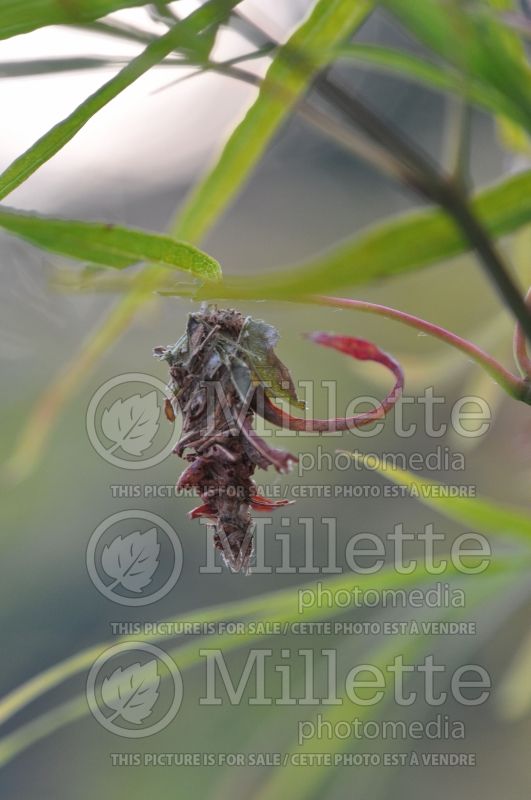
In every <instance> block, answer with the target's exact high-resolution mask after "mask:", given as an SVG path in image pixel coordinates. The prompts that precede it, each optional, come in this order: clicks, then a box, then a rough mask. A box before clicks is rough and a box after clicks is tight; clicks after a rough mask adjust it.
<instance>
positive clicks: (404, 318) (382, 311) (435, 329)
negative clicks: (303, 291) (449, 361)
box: [307, 295, 529, 402]
mask: <svg viewBox="0 0 531 800" xmlns="http://www.w3.org/2000/svg"><path fill="white" fill-rule="evenodd" d="M307 300H309V302H311V303H317V304H319V305H327V306H333V307H334V308H351V309H355V310H357V311H365V312H367V313H369V314H377V315H379V316H381V317H387V318H388V319H395V320H398V321H399V322H402V323H404V324H405V325H409V327H411V328H415V329H416V330H420V331H423V332H424V333H427V334H429V335H430V336H434V337H435V338H436V339H440V340H441V341H443V342H446V344H449V345H451V346H452V347H455V348H456V349H457V350H460V351H461V352H462V353H465V354H466V355H467V356H469V357H470V358H471V359H472V360H473V361H475V362H476V363H477V364H479V365H480V366H481V367H483V369H484V370H485V371H486V372H488V374H489V375H490V376H491V377H492V378H493V379H494V380H495V381H496V383H498V384H499V385H500V386H501V387H502V388H503V389H505V391H506V392H507V393H508V394H510V395H511V396H512V397H515V398H516V399H517V400H523V401H524V402H529V401H528V399H527V397H528V388H527V386H526V384H525V382H524V381H523V380H522V379H521V378H519V377H518V376H517V375H513V374H512V372H509V370H507V369H506V368H505V367H504V366H503V365H502V364H500V363H499V362H498V361H496V359H495V358H493V356H491V355H489V354H488V353H486V352H485V351H484V350H482V349H481V348H480V347H477V345H475V344H472V342H469V341H468V340H467V339H462V338H461V336H457V335H456V334H455V333H451V332H450V331H447V330H446V329H445V328H441V327H440V326H439V325H435V324H434V323H432V322H427V321H426V320H424V319H421V318H420V317H415V316H414V315H413V314H407V313H406V312H405V311H398V310H397V309H396V308H389V306H383V305H380V304H379V303H369V302H367V301H365V300H351V299H350V298H345V297H327V296H323V295H317V296H312V297H309V298H307Z"/></svg>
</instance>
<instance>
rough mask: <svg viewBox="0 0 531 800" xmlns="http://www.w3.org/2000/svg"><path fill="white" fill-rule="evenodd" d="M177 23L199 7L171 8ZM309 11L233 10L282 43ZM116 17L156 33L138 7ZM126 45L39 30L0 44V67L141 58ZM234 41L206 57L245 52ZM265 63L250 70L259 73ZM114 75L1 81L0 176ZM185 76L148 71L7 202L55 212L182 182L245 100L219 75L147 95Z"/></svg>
mask: <svg viewBox="0 0 531 800" xmlns="http://www.w3.org/2000/svg"><path fill="white" fill-rule="evenodd" d="M174 5H175V7H176V9H178V10H179V13H180V14H182V15H185V14H187V13H189V12H190V11H192V10H194V9H195V8H197V7H198V6H199V5H200V4H199V3H198V2H196V0H179V2H178V3H175V4H174ZM310 6H311V3H310V2H309V0H298V1H297V2H290V3H285V2H280V3H279V2H272V1H271V0H250V1H249V2H245V3H243V4H242V6H241V8H242V10H243V11H245V12H246V13H247V14H248V15H249V16H250V17H252V18H253V19H256V20H257V21H259V22H260V24H262V25H263V26H264V27H266V26H267V27H268V30H269V32H270V33H271V34H273V35H275V36H282V35H283V34H284V35H285V34H286V33H287V32H288V31H289V30H290V28H291V26H292V25H293V24H294V23H295V22H296V20H297V19H300V18H301V16H303V15H304V13H305V11H306V9H308V8H309V7H310ZM115 18H116V19H119V20H122V21H124V22H129V23H131V24H135V25H137V26H138V27H143V28H148V29H149V28H151V29H153V30H157V27H158V29H159V30H160V32H164V27H163V26H162V25H160V26H157V24H156V23H154V22H152V21H151V20H150V18H149V16H148V14H147V13H146V12H145V11H144V10H143V9H128V10H125V11H122V12H119V13H118V14H116V15H115ZM141 49H142V46H141V45H139V46H138V47H137V46H136V45H135V44H134V43H133V42H131V43H129V42H127V41H125V40H121V39H117V38H113V37H110V36H105V35H100V34H96V33H84V32H83V31H80V30H79V29H77V28H67V27H59V26H58V27H47V28H43V29H41V30H37V31H34V32H32V33H30V34H26V35H23V36H17V37H14V38H11V39H7V40H5V41H2V42H0V62H5V61H14V60H21V61H22V60H24V59H27V58H47V57H59V56H83V55H92V56H123V57H124V58H128V57H131V56H134V55H135V54H136V53H138V52H140V51H141ZM252 49H253V45H252V44H250V43H249V42H246V41H245V40H244V39H243V37H241V36H239V35H238V34H235V33H232V32H230V33H229V32H227V31H224V32H223V34H222V35H221V36H220V37H219V39H218V43H217V45H216V49H215V53H214V55H215V57H217V58H220V59H222V58H227V57H229V56H232V55H234V54H236V53H239V52H247V51H252ZM267 63H268V61H267V59H263V60H261V61H260V62H257V61H254V62H249V65H248V68H249V69H251V70H255V71H263V70H264V69H265V68H266V66H267ZM116 71H117V70H115V69H98V70H86V71H76V72H71V73H64V74H52V75H49V76H37V77H28V78H25V77H24V78H10V79H4V80H2V81H1V82H0V87H1V88H0V98H1V104H2V108H3V114H2V117H3V119H2V125H1V132H0V169H5V167H7V166H8V164H9V163H10V162H11V161H12V160H13V159H14V158H16V157H17V156H18V155H20V154H21V153H22V152H24V150H26V149H27V148H28V147H29V146H31V144H32V143H33V142H35V140H36V139H38V138H39V136H41V135H42V134H44V133H45V132H46V131H47V130H48V129H49V128H51V127H52V126H53V125H54V124H56V123H57V122H58V121H60V120H61V119H63V118H64V117H65V116H67V115H68V114H69V113H71V112H72V111H73V109H74V108H75V107H76V106H77V105H78V104H79V103H80V102H82V101H83V100H84V99H85V98H86V97H88V95H90V94H91V93H92V92H94V91H95V90H96V89H97V88H98V87H99V86H101V85H102V84H103V83H105V82H106V81H107V80H108V79H109V78H110V77H111V76H112V75H113V74H115V72H116ZM185 74H186V70H185V68H170V67H164V68H160V69H153V70H151V71H150V72H149V73H148V74H147V75H145V76H144V77H143V78H141V79H140V80H138V81H137V82H136V83H135V84H134V85H133V86H132V87H130V88H129V89H128V90H127V91H125V92H124V93H123V94H121V95H120V96H119V97H117V98H116V99H115V100H114V101H113V102H112V103H110V104H109V105H108V106H107V107H106V108H105V109H103V110H102V111H100V112H99V113H98V114H97V115H96V116H95V117H94V118H93V119H92V120H91V121H90V122H89V123H88V125H87V126H86V127H85V128H84V129H83V130H82V131H81V132H80V133H79V134H78V135H77V136H76V137H75V139H74V140H73V141H72V142H70V143H69V144H68V145H67V146H66V147H65V148H64V149H63V150H62V151H61V152H60V153H59V154H58V155H57V156H55V157H54V158H53V159H52V160H51V161H50V162H49V163H48V164H46V165H45V166H44V167H42V168H41V169H40V170H39V171H38V172H37V173H36V174H35V175H34V176H32V178H30V180H28V181H27V182H26V183H25V184H24V185H23V186H22V187H21V188H20V189H18V190H16V191H15V192H13V193H12V194H11V195H10V196H9V198H7V199H6V202H7V203H8V204H11V205H14V206H17V207H19V208H28V209H31V208H39V210H45V209H46V207H47V206H50V207H52V208H53V207H54V206H56V205H58V204H61V203H60V199H61V198H62V197H64V196H65V195H66V196H68V195H70V194H71V193H75V194H77V193H78V192H79V190H80V187H81V186H82V187H83V192H85V193H86V192H89V193H90V192H91V190H96V189H97V188H98V187H100V186H101V184H102V183H108V182H109V181H112V180H116V181H117V182H122V183H123V184H124V186H125V187H126V186H127V185H128V184H137V183H139V182H141V183H142V184H143V185H145V186H147V187H149V185H150V184H152V185H157V184H159V183H160V182H161V180H162V181H167V182H168V183H170V182H171V181H172V178H174V177H176V176H178V177H179V179H180V180H183V179H184V180H186V178H187V177H188V176H189V175H190V174H191V173H192V172H194V171H195V170H197V168H198V167H200V166H201V162H204V161H205V159H207V158H210V157H211V156H213V154H214V152H215V150H216V149H217V148H218V147H219V146H220V144H221V142H222V141H223V139H224V138H225V134H226V132H228V131H229V130H230V129H231V127H232V126H233V124H234V122H235V121H236V120H237V119H238V117H239V116H240V115H241V114H242V113H243V111H244V110H245V108H246V106H247V105H248V103H249V101H250V100H251V98H252V97H253V94H254V89H253V88H252V87H249V86H248V85H244V84H241V83H238V82H237V81H234V80H230V79H228V78H224V77H220V76H212V75H208V76H200V77H196V78H193V79H192V80H190V81H187V82H185V83H183V84H181V85H177V86H172V87H170V88H168V89H166V90H165V91H162V92H158V93H156V90H157V89H160V88H161V87H162V86H164V85H165V84H167V83H170V82H171V81H172V80H173V79H175V78H177V77H181V76H182V75H185Z"/></svg>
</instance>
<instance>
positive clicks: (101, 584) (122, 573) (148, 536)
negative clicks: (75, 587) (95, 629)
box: [87, 510, 183, 606]
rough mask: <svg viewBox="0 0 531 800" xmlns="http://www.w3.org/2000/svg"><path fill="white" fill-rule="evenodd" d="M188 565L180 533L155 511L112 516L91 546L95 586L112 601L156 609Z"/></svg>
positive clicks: (89, 566)
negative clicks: (184, 564)
mask: <svg viewBox="0 0 531 800" xmlns="http://www.w3.org/2000/svg"><path fill="white" fill-rule="evenodd" d="M146 523H148V524H147V525H146ZM182 564H183V551H182V546H181V542H180V539H179V537H178V535H177V533H176V532H175V530H174V529H173V528H172V526H171V525H169V523H168V522H166V520H165V519H163V518H162V517H160V516H158V515H157V514H152V513H151V512H149V511H141V510H134V511H120V512H118V513H117V514H112V515H111V516H110V517H107V519H105V520H103V522H101V523H100V525H98V527H97V528H96V530H95V531H94V532H93V533H92V535H91V537H90V540H89V543H88V546H87V570H88V573H89V576H90V579H91V581H92V583H93V584H94V586H95V587H96V589H97V590H98V591H99V592H100V593H101V594H103V595H104V596H105V597H107V598H108V599H109V600H112V601H113V602H115V603H119V604H120V605H125V606H144V605H150V604H151V603H156V602H157V601H158V600H160V599H161V598H162V597H165V595H167V594H168V592H169V591H171V589H173V587H174V586H175V584H176V583H177V581H178V579H179V576H180V574H181V570H182Z"/></svg>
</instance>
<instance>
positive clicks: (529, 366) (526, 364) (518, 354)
mask: <svg viewBox="0 0 531 800" xmlns="http://www.w3.org/2000/svg"><path fill="white" fill-rule="evenodd" d="M525 301H526V305H527V306H528V307H531V289H530V290H529V291H528V293H527V296H526V298H525ZM514 359H515V361H516V364H517V365H518V369H519V370H520V372H521V374H522V377H523V378H526V379H527V380H528V381H531V358H530V357H529V355H528V353H527V346H526V341H525V337H524V332H523V331H522V326H521V325H520V324H519V323H518V322H517V323H516V327H515V329H514Z"/></svg>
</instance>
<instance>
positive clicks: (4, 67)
mask: <svg viewBox="0 0 531 800" xmlns="http://www.w3.org/2000/svg"><path fill="white" fill-rule="evenodd" d="M124 60H125V59H123V58H119V59H115V58H96V57H92V56H80V57H79V58H29V59H25V60H24V61H3V62H0V78H25V77H26V76H28V75H49V74H53V73H55V72H76V71H78V70H85V69H102V68H104V67H115V66H116V65H122V64H123V63H124Z"/></svg>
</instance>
